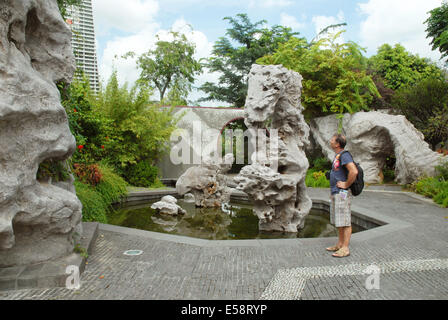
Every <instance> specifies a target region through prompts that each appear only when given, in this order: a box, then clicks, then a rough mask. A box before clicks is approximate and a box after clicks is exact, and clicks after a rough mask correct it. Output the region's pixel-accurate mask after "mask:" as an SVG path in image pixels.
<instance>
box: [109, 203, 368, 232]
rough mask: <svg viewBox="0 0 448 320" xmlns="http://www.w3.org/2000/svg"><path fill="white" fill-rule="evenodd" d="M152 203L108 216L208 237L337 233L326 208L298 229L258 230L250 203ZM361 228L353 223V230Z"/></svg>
mask: <svg viewBox="0 0 448 320" xmlns="http://www.w3.org/2000/svg"><path fill="white" fill-rule="evenodd" d="M151 204H152V203H146V204H143V205H139V206H132V207H123V208H119V209H117V210H116V212H114V213H113V214H111V216H109V223H110V224H113V225H118V226H123V227H128V228H135V229H142V230H147V231H155V232H163V233H170V234H177V235H183V236H188V237H195V238H202V239H209V240H237V239H284V238H321V237H336V236H337V230H336V228H335V227H334V226H332V225H330V217H329V214H328V212H326V211H323V210H318V209H312V210H311V212H310V214H309V215H308V216H307V218H306V220H305V227H304V228H303V229H302V230H300V231H299V232H298V233H282V232H260V231H259V230H258V218H257V216H255V215H254V214H253V213H252V206H250V205H247V204H240V203H230V204H223V206H222V208H196V207H195V205H194V203H188V202H184V201H182V200H178V204H179V205H180V206H181V207H182V208H184V209H185V210H186V211H187V213H186V214H185V215H183V216H169V215H163V214H158V213H156V211H155V210H154V209H151ZM359 231H362V229H361V228H359V227H357V226H356V225H353V233H355V232H359Z"/></svg>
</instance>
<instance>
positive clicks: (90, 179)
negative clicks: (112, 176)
mask: <svg viewBox="0 0 448 320" xmlns="http://www.w3.org/2000/svg"><path fill="white" fill-rule="evenodd" d="M73 171H74V173H75V174H76V176H77V177H78V179H79V180H80V181H81V182H83V183H87V184H90V185H92V186H96V185H97V184H98V183H100V182H101V178H102V177H103V175H102V173H101V170H100V168H99V166H98V165H97V164H96V163H94V164H85V163H75V164H73Z"/></svg>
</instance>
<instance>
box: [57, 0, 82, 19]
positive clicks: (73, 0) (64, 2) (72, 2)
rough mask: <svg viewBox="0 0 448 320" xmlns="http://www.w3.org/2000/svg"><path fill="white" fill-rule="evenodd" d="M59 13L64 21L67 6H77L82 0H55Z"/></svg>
mask: <svg viewBox="0 0 448 320" xmlns="http://www.w3.org/2000/svg"><path fill="white" fill-rule="evenodd" d="M57 1H58V7H59V11H60V12H61V15H62V17H63V18H64V19H65V17H66V15H67V7H68V6H79V5H80V4H81V1H82V0H57Z"/></svg>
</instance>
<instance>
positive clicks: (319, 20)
mask: <svg viewBox="0 0 448 320" xmlns="http://www.w3.org/2000/svg"><path fill="white" fill-rule="evenodd" d="M311 21H312V22H313V23H314V26H315V32H316V36H317V35H318V34H319V32H321V31H322V30H323V29H325V28H326V27H328V26H330V25H333V24H340V23H343V22H345V17H344V12H343V11H342V10H339V12H338V14H337V16H336V17H334V16H314V17H313V18H312V20H311ZM342 29H343V27H338V28H333V29H331V30H329V31H330V33H336V32H339V31H340V30H342ZM336 42H338V43H343V42H344V37H343V36H340V37H339V38H338V40H337V41H336Z"/></svg>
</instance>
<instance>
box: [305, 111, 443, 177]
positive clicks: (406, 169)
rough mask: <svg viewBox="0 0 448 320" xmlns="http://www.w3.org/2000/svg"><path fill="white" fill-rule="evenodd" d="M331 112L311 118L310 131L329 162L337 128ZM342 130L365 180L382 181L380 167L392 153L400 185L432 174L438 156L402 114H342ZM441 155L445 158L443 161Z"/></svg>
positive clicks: (336, 120) (348, 147)
mask: <svg viewBox="0 0 448 320" xmlns="http://www.w3.org/2000/svg"><path fill="white" fill-rule="evenodd" d="M338 121H339V120H338V119H337V118H336V116H335V115H330V116H326V117H321V118H316V119H314V120H313V121H311V124H310V127H311V132H312V135H313V137H314V140H315V141H316V143H317V144H318V145H319V146H320V147H321V148H322V151H323V153H324V155H325V156H326V157H327V158H328V159H329V160H330V161H332V160H333V158H334V152H333V150H332V149H331V148H330V143H329V141H330V139H331V137H332V135H333V134H334V133H336V132H337V129H338ZM342 133H343V134H344V135H345V136H346V137H347V146H346V150H349V151H350V152H351V153H352V155H353V157H354V158H355V160H356V161H357V162H359V164H360V165H361V167H362V168H363V170H364V180H365V182H367V183H379V182H382V171H381V170H382V168H383V167H384V164H385V161H386V158H387V157H388V156H390V155H393V154H395V157H396V164H395V180H396V181H397V182H398V183H400V184H406V183H412V182H414V181H415V180H417V178H419V177H420V176H422V175H429V176H432V175H434V173H435V172H434V171H435V170H434V167H435V166H436V165H438V164H440V161H444V159H442V158H443V157H442V155H440V154H439V153H436V152H433V151H432V150H431V148H430V147H429V145H428V144H427V143H426V142H425V141H424V136H423V134H422V133H421V132H420V131H418V130H417V129H416V128H415V127H414V126H413V125H412V124H411V123H410V122H409V121H408V120H407V119H406V118H405V117H404V116H402V115H391V114H387V113H384V112H378V111H370V112H358V113H355V114H353V115H350V114H345V115H344V118H343V122H342ZM447 160H448V159H447V157H445V161H447Z"/></svg>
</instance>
